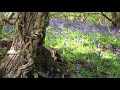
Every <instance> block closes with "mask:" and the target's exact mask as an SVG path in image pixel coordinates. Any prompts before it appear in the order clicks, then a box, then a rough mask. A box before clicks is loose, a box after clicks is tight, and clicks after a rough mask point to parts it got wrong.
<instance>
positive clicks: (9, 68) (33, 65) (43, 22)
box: [0, 12, 66, 78]
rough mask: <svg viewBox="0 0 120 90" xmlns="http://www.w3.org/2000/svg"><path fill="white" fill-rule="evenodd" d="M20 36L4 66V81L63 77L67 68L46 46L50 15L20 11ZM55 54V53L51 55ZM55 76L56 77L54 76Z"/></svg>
mask: <svg viewBox="0 0 120 90" xmlns="http://www.w3.org/2000/svg"><path fill="white" fill-rule="evenodd" d="M17 14H18V21H17V22H16V27H17V37H16V38H15V39H14V40H13V43H12V46H11V48H10V50H9V51H8V52H7V55H6V56H5V58H4V59H3V61H2V64H1V65H0V76H1V77H2V78H40V77H45V78H49V77H53V78H54V77H63V75H65V74H64V73H65V72H66V71H65V70H66V69H65V68H66V65H65V64H63V63H62V62H56V60H57V59H55V57H51V54H56V53H55V50H49V49H47V48H45V47H44V46H43V44H44V39H45V32H46V27H47V25H48V22H49V20H48V12H18V13H17ZM51 52H52V53H51ZM53 73H54V74H53Z"/></svg>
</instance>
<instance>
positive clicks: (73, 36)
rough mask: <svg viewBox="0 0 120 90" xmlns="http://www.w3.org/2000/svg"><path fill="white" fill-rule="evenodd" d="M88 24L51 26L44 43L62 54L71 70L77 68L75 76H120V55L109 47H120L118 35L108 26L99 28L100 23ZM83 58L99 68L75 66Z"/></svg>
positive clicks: (90, 65)
mask: <svg viewBox="0 0 120 90" xmlns="http://www.w3.org/2000/svg"><path fill="white" fill-rule="evenodd" d="M74 22H75V21H74ZM64 25H67V27H66V26H64ZM69 25H70V26H69ZM85 25H86V26H84V24H83V23H82V24H81V25H79V28H78V23H77V24H76V25H75V23H72V24H71V22H70V23H69V24H65V23H64V24H61V25H58V27H55V28H54V25H53V26H51V28H50V27H48V28H47V36H46V39H45V45H46V46H49V47H52V48H55V49H57V50H58V51H59V52H60V53H61V56H62V57H63V58H64V59H65V60H66V61H67V62H68V64H69V70H75V72H76V73H77V76H76V77H79V78H82V77H85V78H92V77H101V78H102V77H120V70H118V68H120V65H119V64H120V57H119V56H118V54H115V53H113V51H111V49H108V50H107V49H106V48H107V47H108V48H111V47H110V46H112V48H113V47H119V46H120V40H119V37H117V36H115V35H114V34H112V35H111V34H110V33H109V31H106V27H105V26H104V27H102V26H101V27H102V29H99V28H101V27H100V26H97V27H95V26H94V25H93V24H92V25H89V26H87V24H85ZM104 28H105V30H104ZM107 28H108V27H107ZM103 46H104V47H106V48H103ZM81 61H83V62H86V63H88V65H89V68H94V67H95V68H96V70H95V71H89V70H88V69H86V68H85V67H80V68H79V69H76V68H75V67H76V64H78V65H79V64H80V62H81ZM86 67H87V66H86Z"/></svg>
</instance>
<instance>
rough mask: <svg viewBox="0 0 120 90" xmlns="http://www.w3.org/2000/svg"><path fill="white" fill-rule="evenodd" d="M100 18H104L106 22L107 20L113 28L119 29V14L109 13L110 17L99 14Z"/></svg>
mask: <svg viewBox="0 0 120 90" xmlns="http://www.w3.org/2000/svg"><path fill="white" fill-rule="evenodd" d="M101 14H102V16H104V17H105V18H106V19H107V20H109V21H110V22H111V24H112V26H114V27H120V13H119V12H111V17H108V16H107V15H106V14H105V13H103V12H101Z"/></svg>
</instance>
